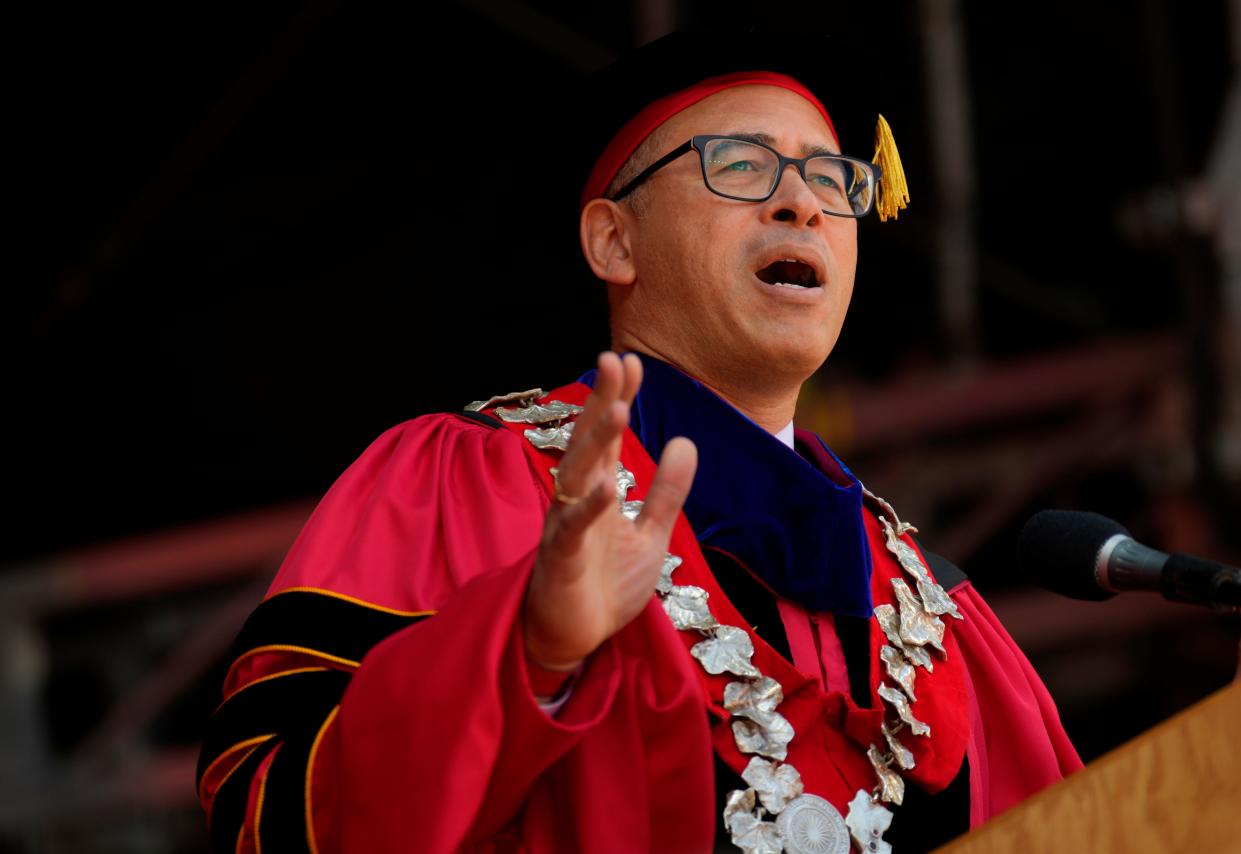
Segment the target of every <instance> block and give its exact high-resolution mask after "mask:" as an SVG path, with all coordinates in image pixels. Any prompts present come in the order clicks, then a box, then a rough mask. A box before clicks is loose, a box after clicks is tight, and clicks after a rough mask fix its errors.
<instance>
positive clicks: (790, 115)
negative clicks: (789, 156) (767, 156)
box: [660, 85, 840, 154]
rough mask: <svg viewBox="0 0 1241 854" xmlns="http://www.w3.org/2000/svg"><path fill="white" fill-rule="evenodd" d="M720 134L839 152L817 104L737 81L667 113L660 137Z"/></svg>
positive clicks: (782, 91)
mask: <svg viewBox="0 0 1241 854" xmlns="http://www.w3.org/2000/svg"><path fill="white" fill-rule="evenodd" d="M697 134H721V135H726V136H737V137H741V138H745V139H752V140H753V141H755V142H761V143H763V144H764V145H769V146H771V147H773V148H780V147H781V146H784V147H786V148H789V149H790V151H789V152H788V153H791V152H792V150H793V149H800V150H802V151H803V152H804V154H816V153H828V152H830V153H839V150H840V149H839V146H837V144H836V141H835V135H834V134H833V132H832V129H831V128H830V127H829V126H828V124H827V122H826V121H825V120H824V119H823V115H822V113H820V112H819V109H818V107H817V106H816V105H814V104H812V103H811V102H810V101H808V100H806V99H805V98H804V97H802V96H801V95H799V94H797V93H796V92H792V91H790V90H788V89H783V88H780V87H778V86H765V85H750V86H737V87H734V88H732V89H726V90H724V91H722V92H716V93H715V94H714V95H711V96H709V97H707V98H704V99H703V100H701V101H699V102H698V103H696V104H693V105H691V106H689V107H687V108H686V109H684V110H682V111H681V112H680V113H677V114H676V115H674V116H672V117H670V118H669V119H668V120H667V121H666V122H665V123H664V125H663V126H662V127H661V128H660V135H661V136H671V137H675V138H677V139H679V137H681V136H685V137H689V136H694V135H697Z"/></svg>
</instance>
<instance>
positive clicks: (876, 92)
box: [574, 30, 908, 219]
mask: <svg viewBox="0 0 1241 854" xmlns="http://www.w3.org/2000/svg"><path fill="white" fill-rule="evenodd" d="M860 47H861V45H858V44H857V39H856V38H854V39H851V40H850V41H849V42H844V41H842V40H840V39H836V38H833V37H831V36H823V35H808V34H802V33H787V32H770V31H736V30H732V31H715V32H710V31H705V32H703V31H700V32H680V33H671V34H669V35H666V36H664V37H662V38H659V39H656V40H655V41H652V42H649V43H648V44H646V45H643V46H642V47H640V48H638V49H637V50H634V51H632V52H630V53H627V54H625V55H623V56H622V57H621V58H620V59H618V60H616V61H615V62H613V63H612V64H611V65H609V66H607V67H605V68H603V69H601V70H599V71H597V72H595V73H594V74H593V75H591V76H590V78H589V79H588V80H587V81H586V83H585V86H584V89H583V92H582V95H581V97H580V99H579V103H578V105H577V106H578V108H579V109H577V110H576V112H577V115H576V116H575V126H576V128H577V132H576V133H575V134H574V137H575V138H576V140H578V141H579V142H575V147H576V148H578V150H579V151H580V157H581V160H580V162H579V163H578V166H577V170H576V173H577V175H578V179H579V180H578V184H577V186H578V187H582V186H584V185H585V182H586V178H587V176H588V175H589V174H590V171H591V169H592V167H593V166H594V164H595V161H596V160H597V159H598V157H599V156H600V154H602V153H603V151H604V149H605V148H607V146H608V143H610V142H611V141H612V139H613V137H615V136H616V134H617V133H618V132H619V131H620V130H621V129H622V128H623V127H624V126H625V125H626V124H627V123H628V122H629V121H630V120H631V119H633V118H634V117H635V116H636V115H638V113H640V112H641V111H642V110H643V109H644V108H646V107H647V106H648V105H649V104H651V103H653V102H654V101H657V100H659V99H660V98H663V97H665V96H667V95H671V94H673V93H674V92H679V91H681V90H683V89H686V88H689V87H690V86H693V85H695V84H697V83H700V82H702V81H703V80H706V79H707V78H711V77H718V76H721V75H725V74H732V73H735V72H743V71H772V72H776V73H779V74H786V75H788V76H790V77H793V78H795V79H796V80H798V81H799V82H801V83H802V84H803V85H805V86H806V88H808V89H809V90H810V91H811V92H813V93H814V94H815V96H816V97H818V99H819V100H820V101H821V102H822V104H823V105H824V107H826V108H827V112H828V114H829V115H830V116H831V117H832V123H833V125H834V126H835V129H836V133H837V136H838V137H839V139H840V144H841V148H842V150H843V151H844V153H846V154H852V155H854V156H865V155H864V152H866V151H869V150H870V147H871V146H874V149H875V158H874V159H875V162H877V163H879V164H880V166H881V167H882V169H883V176H884V178H883V181H881V183H880V196H879V205H878V207H879V212H880V217H881V218H883V219H887V218H889V217H894V216H895V215H896V211H897V210H899V209H900V208H902V207H904V204H903V202H907V201H908V193H907V190H906V188H905V179H904V173H903V170H902V169H901V167H900V159H899V156H898V155H897V153H896V148H895V145H894V144H893V143H892V139H891V132H890V130H889V129H888V128H887V122H886V121H884V120H883V118H882V116H880V115H879V113H878V111H879V108H880V106H881V104H880V100H881V99H882V97H883V87H884V80H883V75H882V73H881V72H880V71H878V70H877V69H876V68H875V64H874V59H873V50H872V52H871V56H870V58H869V59H867V58H866V55H865V54H863V53H862V52H861V51H860ZM579 143H580V144H579ZM885 197H886V198H885Z"/></svg>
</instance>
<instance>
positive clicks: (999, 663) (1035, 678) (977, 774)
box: [952, 582, 1082, 827]
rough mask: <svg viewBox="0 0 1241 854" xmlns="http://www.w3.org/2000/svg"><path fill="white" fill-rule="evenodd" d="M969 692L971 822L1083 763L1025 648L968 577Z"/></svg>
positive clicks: (964, 603)
mask: <svg viewBox="0 0 1241 854" xmlns="http://www.w3.org/2000/svg"><path fill="white" fill-rule="evenodd" d="M952 598H953V601H955V602H956V603H957V607H958V608H959V609H960V611H961V615H962V616H963V617H964V618H965V620H964V621H963V622H961V623H958V624H956V625H955V626H954V629H955V631H956V638H957V643H958V645H959V647H960V649H961V653H962V655H963V656H964V658H965V664H966V673H967V677H968V680H969V689H970V690H969V694H970V718H971V720H970V738H969V741H968V743H967V746H966V755H967V756H968V758H969V763H970V827H977V826H978V825H980V824H982V823H983V822H985V821H987V820H988V819H990V818H991V817H992V816H994V815H996V814H997V813H1000V812H1003V811H1004V810H1006V809H1008V808H1009V807H1011V806H1014V805H1015V804H1018V803H1020V802H1021V801H1022V800H1024V799H1025V798H1027V797H1029V796H1030V795H1032V794H1034V793H1035V792H1037V791H1039V790H1040V789H1042V788H1044V787H1046V786H1049V785H1051V784H1052V783H1055V782H1057V781H1058V780H1060V779H1062V778H1063V777H1065V776H1067V775H1068V774H1070V773H1072V772H1074V771H1076V770H1078V769H1080V768H1081V767H1082V761H1081V759H1080V758H1078V755H1077V751H1076V750H1075V749H1074V748H1073V745H1072V743H1071V742H1070V741H1069V737H1068V735H1067V734H1066V733H1065V731H1064V726H1063V725H1062V724H1061V723H1060V715H1059V713H1058V712H1057V711H1056V705H1055V703H1054V701H1053V700H1052V698H1051V695H1050V694H1048V693H1047V688H1046V687H1045V686H1044V685H1043V680H1042V679H1040V678H1039V675H1038V673H1036V672H1035V670H1034V668H1033V666H1031V664H1030V662H1029V660H1027V659H1026V657H1025V654H1024V653H1022V651H1021V650H1020V648H1018V646H1017V644H1016V642H1015V641H1013V639H1012V637H1011V636H1010V635H1009V634H1008V632H1007V631H1006V630H1005V629H1004V626H1002V625H1001V624H1000V621H999V619H998V618H997V617H996V616H995V614H994V612H992V610H991V608H990V607H989V606H988V605H987V603H986V602H984V601H983V598H982V597H981V596H979V595H978V592H977V591H976V590H975V589H974V587H973V585H972V584H970V583H969V582H966V583H964V584H962V585H960V586H959V587H957V588H955V589H954V590H953V591H952Z"/></svg>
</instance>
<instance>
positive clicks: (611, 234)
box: [579, 199, 637, 285]
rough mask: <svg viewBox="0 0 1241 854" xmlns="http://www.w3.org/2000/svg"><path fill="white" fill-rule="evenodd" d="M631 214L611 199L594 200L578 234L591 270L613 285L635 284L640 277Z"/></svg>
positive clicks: (590, 202) (588, 207)
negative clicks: (633, 249) (636, 262)
mask: <svg viewBox="0 0 1241 854" xmlns="http://www.w3.org/2000/svg"><path fill="white" fill-rule="evenodd" d="M633 225H634V220H633V216H632V214H630V213H629V212H628V211H626V210H625V209H624V208H622V207H621V206H620V205H618V204H616V202H613V201H610V200H608V199H592V200H590V201H589V202H587V203H586V207H584V208H583V209H582V217H581V220H580V223H579V232H580V237H581V241H582V254H583V255H585V256H586V263H587V264H589V265H590V269H591V270H592V271H593V272H594V274H595V275H596V276H598V277H599V278H600V279H602V280H603V281H605V282H607V283H609V284H612V285H632V284H633V282H634V279H635V278H637V270H636V269H635V268H634V264H633V252H632V250H631V247H630V239H631V237H632V227H633Z"/></svg>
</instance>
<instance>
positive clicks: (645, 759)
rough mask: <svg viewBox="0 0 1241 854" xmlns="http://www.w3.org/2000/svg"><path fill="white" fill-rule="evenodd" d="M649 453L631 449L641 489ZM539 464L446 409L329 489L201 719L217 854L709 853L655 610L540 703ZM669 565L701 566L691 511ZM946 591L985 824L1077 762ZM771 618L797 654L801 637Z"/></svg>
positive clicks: (681, 686) (988, 630)
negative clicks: (532, 612) (528, 597)
mask: <svg viewBox="0 0 1241 854" xmlns="http://www.w3.org/2000/svg"><path fill="white" fill-rule="evenodd" d="M571 388H572V387H571ZM576 389H577V393H578V394H579V395H583V396H584V394H585V391H586V390H585V389H584V387H581V386H577V387H576ZM557 396H558V397H559V398H560V399H567V395H566V394H563V393H558V395H557ZM639 456H641V457H645V454H644V453H643V451H642V449H641V446H640V445H639V444H638V443H637V440H636V438H635V437H633V435H632V434H627V435H626V438H625V450H624V451H623V457H625V458H626V465H627V466H628V467H629V468H630V469H633V470H634V471H635V474H637V475H638V476H639V483H640V484H641V483H642V482H643V480H644V479H645V482H647V483H649V475H650V472H651V471H652V470H653V466H654V464H653V463H652V462H651V461H650V459H649V457H645V459H642V460H636V458H637V457H639ZM545 469H546V467H545V466H544V467H543V469H542V470H540V467H539V466H538V465H535V464H532V461H531V459H530V452H529V450H528V448H527V446H526V443H525V442H524V440H523V439H521V438H520V434H519V433H515V432H513V431H510V430H508V429H496V428H494V427H490V426H486V425H484V424H482V423H477V422H475V421H472V420H468V419H467V418H464V417H461V416H458V415H450V414H441V415H429V416H425V417H422V418H418V419H416V420H413V421H410V422H407V423H405V424H401V425H399V426H397V427H394V428H393V429H391V430H389V431H388V432H386V433H384V434H383V435H382V436H380V437H379V438H378V439H377V440H376V441H375V442H374V444H372V445H371V447H370V448H368V449H367V451H366V452H365V453H364V454H363V455H362V456H361V457H360V458H359V459H358V460H357V461H356V462H355V463H354V464H353V465H352V466H351V467H350V468H349V469H348V470H347V471H346V472H345V473H344V474H343V475H342V476H341V477H340V479H339V480H338V481H337V482H336V483H335V484H334V485H333V487H332V488H331V490H330V491H329V492H328V494H327V495H326V496H325V498H324V499H323V501H322V502H321V503H320V505H319V506H318V508H317V509H316V510H315V512H314V514H313V515H312V516H311V518H310V520H309V521H308V523H307V524H306V527H305V529H304V530H303V531H302V533H301V535H300V536H299V537H298V539H297V541H296V542H295V543H294V545H293V547H292V549H291V550H290V552H289V554H288V556H287V558H286V559H285V561H284V564H283V565H282V567H281V569H280V572H279V574H278V575H277V577H276V580H275V581H274V582H273V584H272V586H271V589H270V591H269V594H268V596H267V598H266V599H265V600H264V602H263V603H262V604H261V605H260V606H259V608H258V609H257V610H256V612H255V614H254V615H253V616H252V618H251V619H250V621H249V622H248V623H247V626H246V628H245V629H244V630H243V632H242V635H241V637H240V638H239V639H238V643H237V646H236V650H235V651H236V654H237V657H236V659H235V661H234V663H233V665H232V667H231V669H230V670H229V673H228V676H227V678H226V681H225V686H224V698H225V699H224V702H223V703H222V704H221V706H220V707H219V709H218V710H217V712H216V714H215V716H214V717H213V720H212V723H211V725H210V727H209V731H208V736H207V739H206V741H205V743H204V747H203V753H202V757H201V760H200V767H199V796H200V799H201V801H202V804H203V807H204V809H205V810H206V812H207V815H208V822H209V826H210V828H211V834H212V837H213V840H214V844H215V845H216V846H217V848H220V849H222V850H236V851H251V850H253V851H261V850H263V849H266V850H268V851H281V852H284V851H296V850H310V851H317V852H321V854H327V852H335V851H349V852H355V851H356V852H361V851H365V852H379V851H457V850H470V851H517V850H526V851H535V852H561V851H563V852H568V851H582V850H589V851H603V852H612V851H615V852H631V851H648V850H650V851H706V850H710V847H711V844H712V833H713V827H714V823H715V815H714V813H715V811H716V804H715V803H714V788H713V778H712V774H713V770H712V764H713V763H712V735H711V729H710V728H709V721H708V715H707V714H704V708H707V709H708V710H709V709H710V707H711V702H710V700H709V699H708V698H706V697H705V695H704V684H705V681H706V680H705V677H704V675H703V673H702V671H701V669H700V668H699V667H698V665H697V663H696V662H695V661H694V660H693V659H692V658H691V657H690V656H689V655H688V654H686V653H685V648H686V647H685V642H684V640H683V638H682V637H681V633H678V632H677V631H676V630H675V629H674V628H673V627H672V625H671V624H670V622H669V621H668V619H667V616H666V615H665V614H664V612H663V609H662V608H661V607H660V605H659V603H658V602H657V600H655V599H654V598H652V601H651V602H650V603H649V604H648V606H647V608H646V609H645V610H643V611H642V613H641V614H639V616H638V617H637V618H636V619H635V620H634V621H633V622H632V623H630V624H629V625H628V626H627V627H625V628H624V629H623V630H621V631H620V632H618V633H617V634H616V635H615V636H613V637H612V638H611V639H609V640H608V641H607V642H605V643H604V644H603V645H602V646H601V647H600V648H599V649H598V650H597V651H596V652H595V653H594V654H593V655H592V656H591V657H590V658H589V659H588V661H587V663H586V664H585V666H584V669H583V670H582V672H581V673H580V675H579V676H578V678H577V679H576V681H575V683H574V685H573V689H572V694H571V696H570V698H569V700H568V702H567V703H566V704H565V705H564V706H563V707H562V708H561V709H560V711H559V712H558V713H557V715H556V716H555V717H551V716H549V715H547V714H546V713H545V712H544V711H543V710H542V709H540V708H539V706H538V705H537V703H536V702H535V699H534V697H533V695H532V692H531V690H530V687H529V682H528V677H527V673H526V669H525V663H524V661H525V660H524V656H523V653H522V644H521V627H520V613H521V604H522V599H523V596H524V593H525V589H526V586H527V582H528V579H529V575H530V572H531V569H532V566H533V560H534V553H535V548H536V546H537V543H538V539H539V535H540V532H541V529H542V523H543V517H544V514H545V513H546V511H547V507H548V504H549V499H548V491H547V488H546V487H547V481H546V470H545ZM631 497H640V495H637V494H633V495H631ZM678 549H680V551H678ZM671 550H672V551H673V552H674V553H677V554H682V555H685V556H686V558H687V563H686V566H687V567H689V566H690V565H691V564H693V565H696V566H697V565H699V564H701V556H700V555H698V556H696V557H691V556H690V554H689V553H690V552H691V551H694V550H696V547H695V545H694V537H693V532H692V531H691V530H689V525H688V523H687V522H686V521H685V519H684V517H682V518H681V520H680V522H679V523H678V526H677V531H676V532H675V533H674V536H673V547H672V548H671ZM872 551H876V549H875V547H874V546H872ZM679 571H680V570H678V572H679ZM686 571H694V572H700V573H701V572H702V569H701V567H700V566H699V568H698V569H694V570H686ZM708 580H709V579H708ZM680 583H684V582H680ZM695 583H696V582H695ZM704 583H706V582H704ZM951 593H952V596H953V599H954V600H955V601H956V603H957V605H958V607H959V608H960V609H961V611H962V613H963V614H964V616H965V620H964V621H963V622H961V623H959V624H956V625H954V626H953V629H954V633H953V634H954V637H955V644H956V647H957V648H958V649H959V654H960V656H961V660H962V661H963V662H964V664H965V667H964V668H963V671H964V679H963V681H964V685H965V695H966V696H967V697H968V707H967V709H966V710H965V711H964V712H962V715H963V716H964V719H965V720H967V721H968V734H967V735H966V737H965V739H964V744H965V752H966V753H967V755H968V758H969V767H970V800H971V822H970V823H971V825H976V824H978V823H981V822H982V821H984V820H986V819H987V818H989V817H990V816H991V815H994V814H995V813H998V812H999V811H1001V810H1003V809H1005V808H1007V807H1009V806H1011V805H1012V804H1014V803H1017V802H1018V801H1020V800H1021V799H1023V798H1024V797H1026V796H1028V795H1029V794H1031V793H1032V792H1034V791H1037V790H1038V789H1040V788H1042V787H1044V786H1046V785H1048V784H1050V783H1052V782H1054V781H1055V780H1058V779H1060V778H1061V777H1062V776H1063V775H1064V774H1066V773H1068V772H1070V771H1072V770H1074V769H1076V768H1078V767H1080V764H1081V763H1080V760H1078V758H1077V755H1076V753H1075V752H1074V750H1073V748H1072V746H1071V744H1070V743H1069V740H1068V738H1067V736H1066V735H1065V734H1064V731H1063V728H1062V727H1061V725H1060V722H1059V719H1058V716H1057V713H1056V710H1055V707H1054V705H1053V703H1052V701H1051V699H1050V697H1049V696H1048V694H1047V692H1046V689H1045V688H1044V687H1043V684H1042V682H1041V681H1040V680H1039V678H1038V676H1037V675H1036V674H1035V673H1034V671H1033V669H1032V668H1031V667H1030V665H1029V663H1028V662H1027V661H1026V659H1025V657H1024V656H1023V655H1022V653H1021V652H1020V650H1019V649H1018V648H1017V647H1016V645H1015V644H1014V643H1013V641H1012V640H1011V638H1010V637H1009V636H1008V634H1007V633H1006V632H1005V631H1004V629H1003V627H1002V626H1001V625H1000V624H999V622H998V620H996V618H995V616H994V615H993V614H992V613H991V611H990V610H989V609H988V607H987V606H986V604H985V603H984V602H983V601H982V599H981V598H980V597H979V596H978V595H977V594H976V593H975V592H974V590H973V589H972V587H970V586H969V584H968V583H965V584H964V585H962V586H960V587H958V588H957V589H955V590H953V591H951ZM719 596H722V594H718V593H716V594H713V598H712V600H711V601H712V604H713V610H715V606H716V605H717V604H724V603H717V597H719ZM780 608H781V613H782V614H783V615H785V621H786V625H787V627H788V629H789V637H790V641H791V645H792V646H793V648H794V658H795V659H796V658H797V657H798V649H799V644H798V643H797V640H796V639H797V637H798V636H799V633H803V634H804V631H805V625H809V623H808V622H807V621H806V620H805V616H806V615H805V613H804V611H801V610H800V609H799V608H798V606H796V605H793V604H792V603H788V602H781V603H780ZM799 614H800V622H799ZM803 624H804V625H803ZM801 648H802V649H803V650H804V649H805V647H804V645H802V646H801ZM825 655H826V656H827V658H828V659H829V660H827V663H826V666H825V669H826V670H827V671H830V670H831V669H832V668H833V666H834V662H833V661H832V660H830V659H831V654H830V649H829V651H828V653H826V654H825ZM799 663H800V664H802V665H803V669H808V668H805V662H804V661H801V662H799ZM788 672H789V673H794V674H796V673H797V671H794V670H793V669H792V665H791V664H790V665H789V670H788ZM794 678H799V679H802V680H805V681H809V680H811V679H820V678H821V677H819V676H807V675H797V676H795V677H794ZM780 681H781V682H785V681H786V680H785V677H780ZM811 687H813V688H814V690H816V691H819V688H818V686H817V685H814V686H811ZM787 688H788V685H787V684H786V690H787ZM820 693H821V692H820ZM919 699H922V698H921V697H920V698H919ZM783 710H784V707H783V706H782V711H783ZM914 711H915V713H917V712H918V711H919V707H918V704H917V703H915V704H914ZM716 713H717V715H718V713H719V710H718V708H717V709H716ZM717 730H718V727H717ZM799 732H800V730H799ZM794 743H795V744H796V740H795V742H794ZM826 743H829V744H830V743H832V742H831V741H830V739H828V741H827V742H826ZM859 755H862V756H863V757H864V754H859ZM851 761H852V760H851ZM862 761H864V758H863V760H862ZM798 767H799V768H800V769H801V770H803V773H805V772H806V769H805V768H803V767H802V766H801V765H799V766H798ZM872 782H873V781H872ZM842 812H843V810H842Z"/></svg>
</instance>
